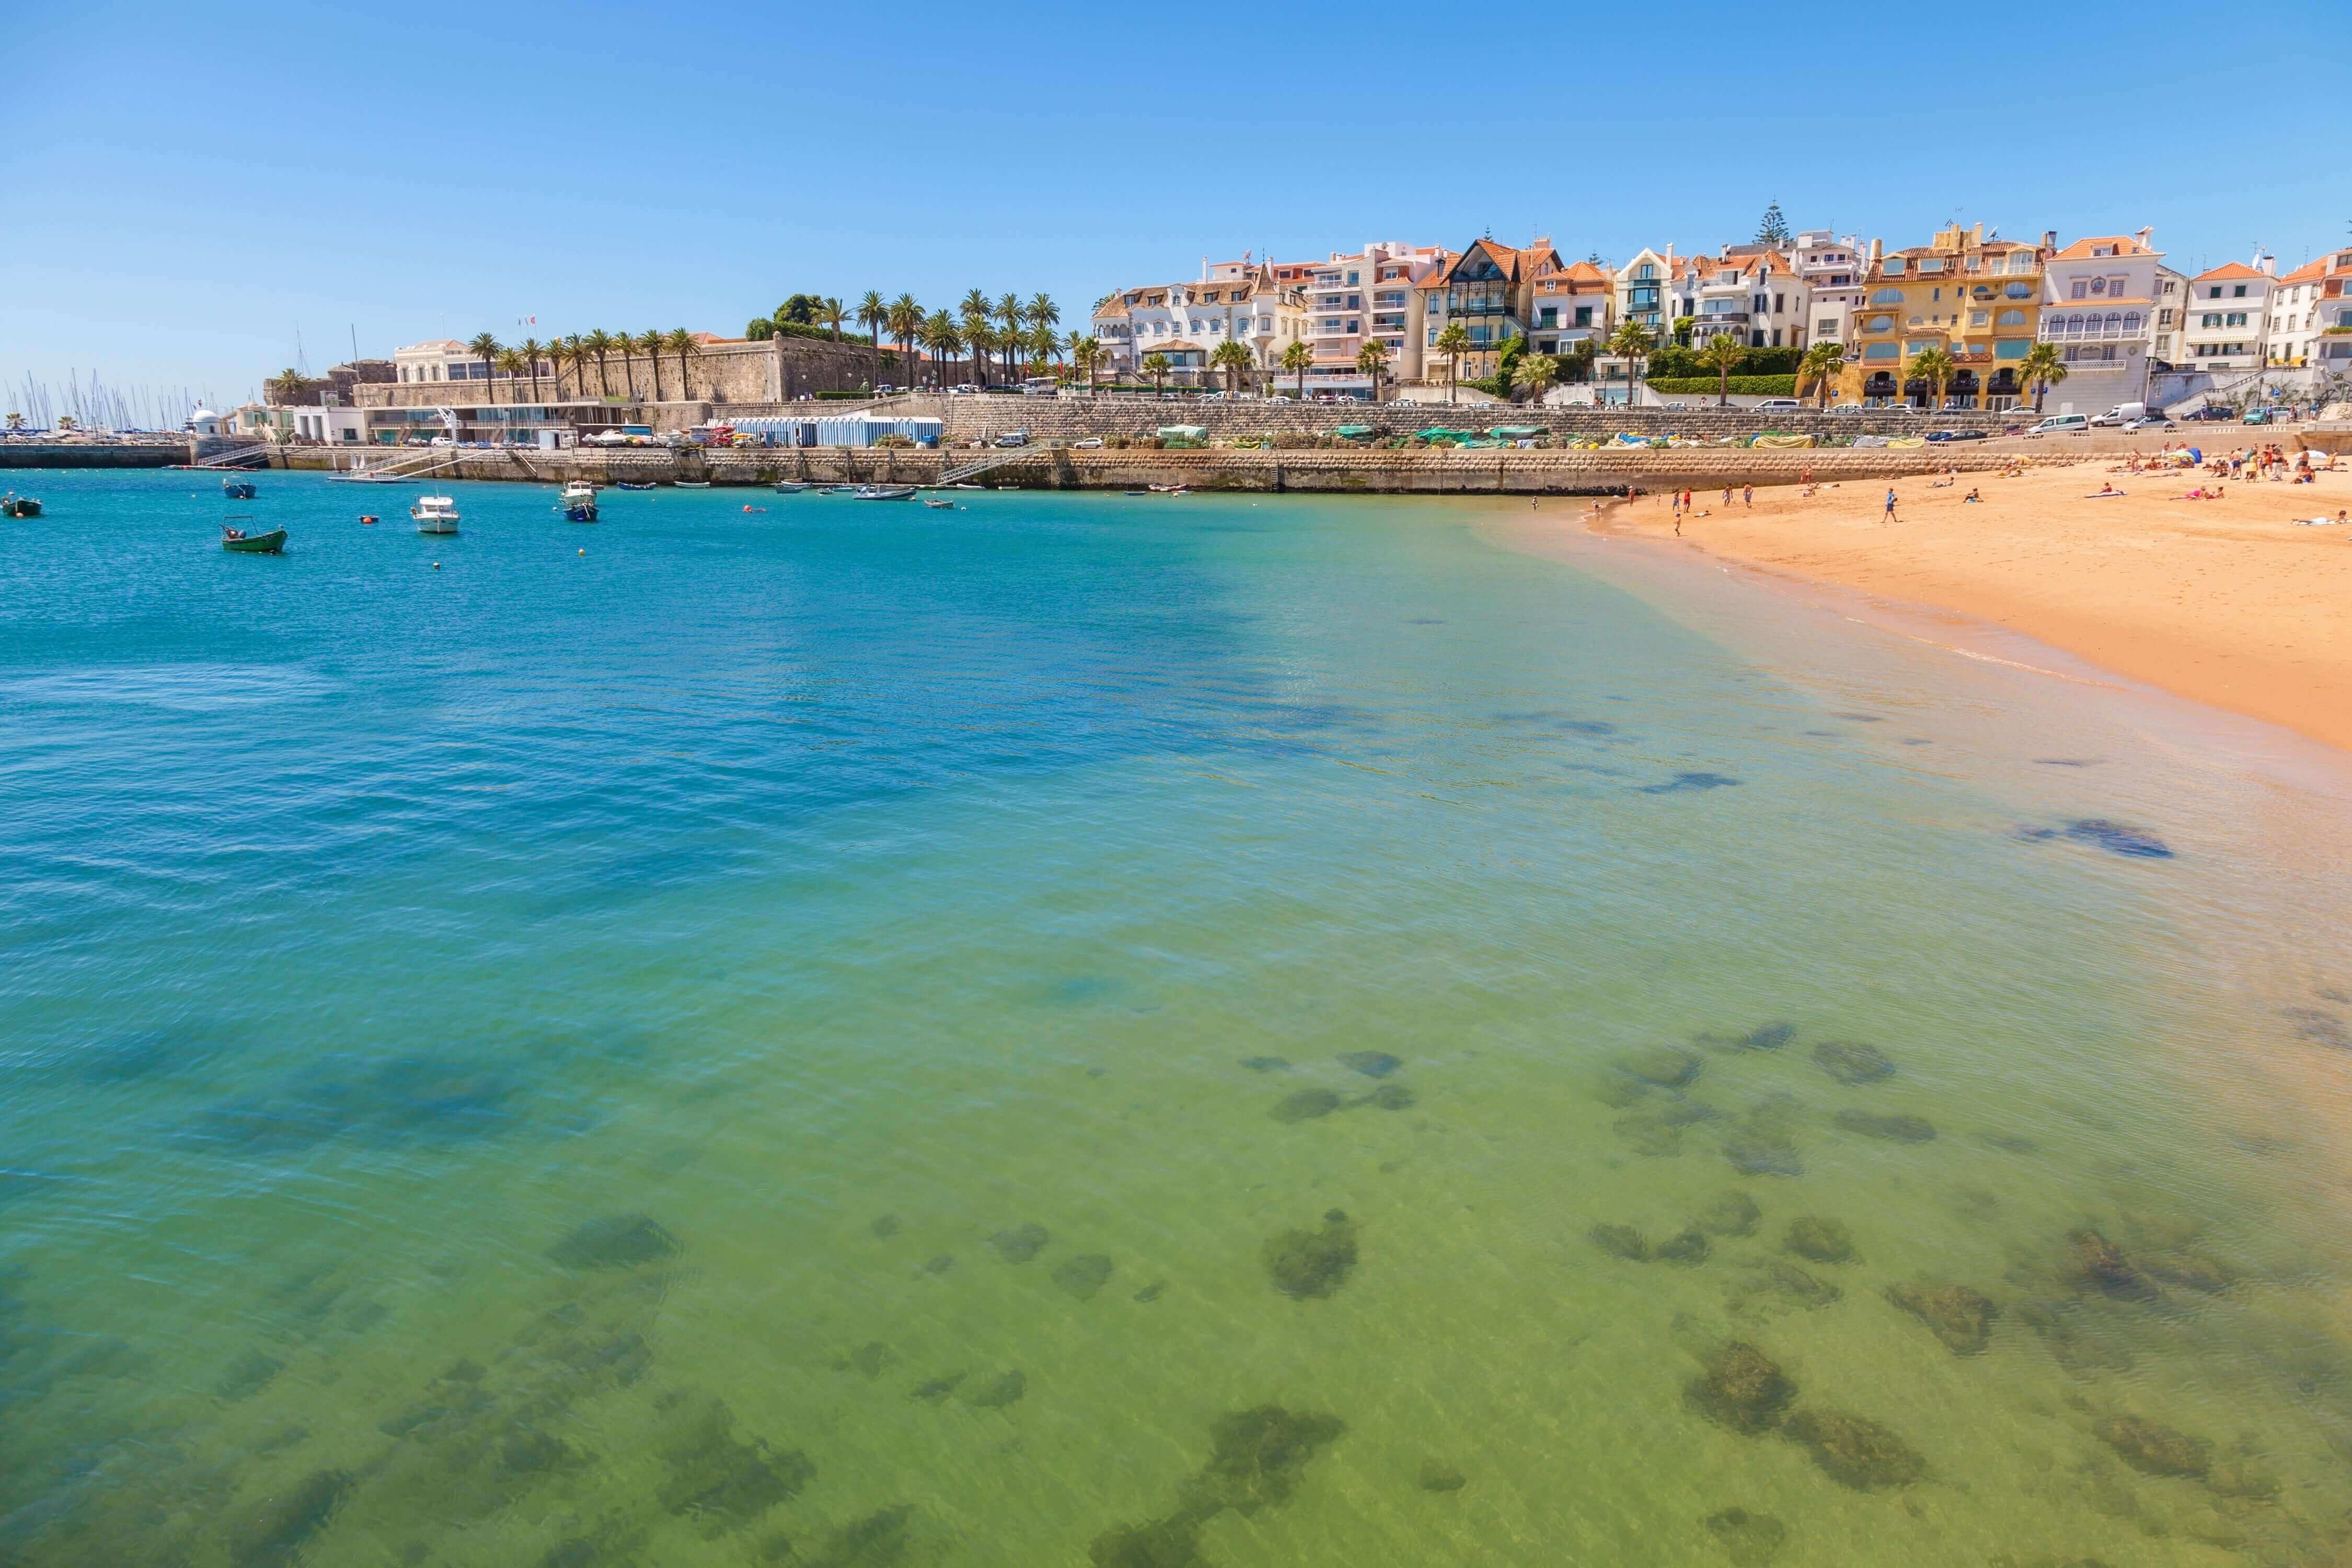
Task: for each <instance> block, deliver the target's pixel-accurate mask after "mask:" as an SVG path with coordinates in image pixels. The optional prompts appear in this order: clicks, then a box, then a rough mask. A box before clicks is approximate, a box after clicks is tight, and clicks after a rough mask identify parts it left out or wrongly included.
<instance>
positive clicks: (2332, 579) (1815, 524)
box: [1597, 458, 2352, 751]
mask: <svg viewBox="0 0 2352 1568" xmlns="http://www.w3.org/2000/svg"><path fill="white" fill-rule="evenodd" d="M2118 466H2120V463H2119V460H2116V459H2110V458H2084V459H2082V460H2079V461H2076V462H2074V463H2071V464H2064V465H2053V466H2043V467H2036V468H2030V469H2028V470H2027V471H2026V472H2025V473H2023V474H2022V475H2021V476H2020V477H2017V478H2014V479H2003V478H2000V477H1998V476H1995V475H1979V474H1962V475H1959V476H1958V481H1957V482H1956V483H1952V484H1949V485H1945V486H1939V485H1938V484H1937V482H1936V481H1935V480H1933V479H1931V478H1930V477H1929V476H1926V475H1922V476H1920V477H1918V478H1916V479H1905V480H1902V481H1899V482H1897V483H1896V484H1895V487H1894V489H1895V495H1896V500H1897V508H1896V517H1897V520H1898V521H1895V522H1894V523H1891V524H1890V523H1887V522H1885V521H1884V519H1883V515H1882V514H1883V510H1884V504H1885V496H1886V487H1885V486H1883V485H1877V484H1865V483H1859V482H1849V483H1846V484H1844V485H1842V486H1841V485H1828V484H1825V485H1822V486H1821V487H1820V488H1819V489H1818V490H1817V492H1816V493H1815V494H1813V495H1811V496H1810V497H1808V496H1806V495H1805V494H1803V492H1802V489H1801V488H1800V487H1795V486H1789V487H1781V488H1776V489H1759V490H1758V491H1756V492H1755V500H1754V502H1753V504H1752V505H1749V504H1746V503H1744V502H1743V501H1742V500H1741V499H1740V498H1739V497H1738V495H1735V496H1734V497H1733V500H1732V503H1731V505H1730V506H1729V507H1726V506H1725V505H1724V504H1723V500H1722V492H1721V491H1719V490H1718V491H1712V492H1708V493H1705V494H1701V495H1698V496H1696V497H1695V498H1694V500H1695V510H1696V514H1697V515H1696V516H1693V517H1688V518H1685V520H1684V521H1683V525H1682V534H1681V537H1680V539H1676V538H1675V525H1674V519H1673V515H1672V513H1671V510H1670V509H1669V505H1668V502H1667V500H1666V498H1665V497H1664V496H1654V497H1652V496H1644V497H1643V498H1642V499H1641V500H1639V501H1638V502H1636V503H1634V504H1633V506H1631V507H1630V508H1629V507H1617V508H1613V509H1611V510H1608V511H1606V512H1605V513H1603V514H1601V520H1600V521H1599V523H1598V524H1597V526H1599V527H1600V528H1601V529H1602V530H1604V531H1617V532H1630V533H1633V534H1637V535H1640V536H1642V537H1644V538H1649V539H1655V540H1661V541H1663V542H1667V543H1675V544H1681V545H1684V546H1686V547H1687V548H1689V549H1691V550H1694V551H1704V552H1709V553H1712V554H1714V555H1717V556H1718V557H1721V558H1723V559H1725V560H1728V561H1734V562H1738V563H1742V564H1745V565H1748V566H1753V567H1758V568H1761V569H1764V570H1766V571H1770V572H1775V573H1780V574H1789V575H1792V576H1798V577H1802V578H1806V579H1809V580H1812V581H1816V582H1824V583H1831V584H1838V585H1840V586H1843V587H1847V588H1853V589H1858V590H1861V591H1862V592H1864V593H1866V594H1872V595H1886V596H1889V597H1894V598H1899V599H1903V600H1906V601H1909V602H1911V603H1914V604H1918V605H1927V606H1932V607H1934V608H1937V609H1942V610H1948V611H1956V612H1958V613H1960V614H1962V615H1966V616H1972V617H1976V618H1978V619H1980V620H1984V621H1990V622H1992V623H1995V624H1998V625H2000V626H2006V627H2008V628H2010V629H2011V630H2013V631H2017V632H2020V633H2022V634H2024V635H2026V636H2029V637H2032V638H2034V639H2036V640H2037V641H2040V642H2042V643H2046V644H2049V645H2051V646H2053V647H2060V648H2063V649H2065V650H2067V651H2068V652H2070V653H2073V654H2074V655H2076V656H2078V657H2080V658H2084V659H2086V660H2089V661H2090V662H2092V663H2094V664H2096V665H2099V666H2101V667H2103V668H2106V669H2109V670H2113V671H2115V672H2116V673H2118V674H2121V675H2124V676H2127V677H2129V678H2131V679H2137V680H2141V681H2145V682H2147V683H2148V684H2149V685H2152V686H2156V687H2158V688H2161V689H2164V690H2167V691H2169V692H2172V693H2174V694H2175V695H2178V696H2181V697H2186V698H2189V699H2190V700H2195V701H2199V702H2204V703H2209V704H2211V705H2213V706H2215V707H2218V708H2222V709H2226V710H2231V711H2234V712H2237V713H2242V714H2245V715H2248V716H2250V717H2252V718H2255V719H2260V720H2263V721H2268V722H2271V723H2274V724H2280V725H2284V726H2285V727H2286V728H2288V729H2291V730H2294V731H2297V732H2299V733H2301V734H2303V735H2305V736H2308V737H2310V738H2311V739H2314V740H2316V741H2319V742H2324V743H2326V744H2327V745H2330V746H2334V747H2336V748H2338V749H2339V750H2347V751H2352V616H2347V615H2346V613H2345V611H2346V606H2347V604H2352V525H2346V526H2342V527H2326V528H2298V527H2295V526H2294V525H2293V524H2292V522H2291V521H2290V519H2293V518H2297V517H2313V516H2327V517H2333V516H2335V515H2336V512H2337V511H2338V510H2342V509H2346V508H2352V471H2338V472H2335V473H2323V474H2321V475H2319V476H2318V478H2317V479H2316V481H2315V483H2313V484H2309V485H2288V484H2276V483H2251V482H2232V481H2227V480H2221V481H2216V480H2215V479H2213V478H2212V477H2211V476H2209V475H2205V474H2201V473H2199V474H2189V473H2187V472H2180V471H2173V472H2167V473H2161V474H2157V473H2143V474H2131V473H2115V472H2112V471H2111V470H2112V469H2113V468H2116V467H2118ZM2216 482H2219V483H2220V484H2221V486H2222V489H2223V491H2224V494H2223V496H2222V498H2221V500H2180V499H2178V498H2179V497H2180V496H2182V495H2183V493H2184V492H2186V491H2187V490H2189V489H2193V488H2196V487H2198V486H2200V485H2204V486H2209V487H2210V486H2211V485H2213V484H2215V483H2216ZM2103 484H2112V485H2113V486H2114V487H2115V488H2116V489H2120V490H2122V491H2124V492H2125V494H2124V495H2123V496H2122V497H2121V498H2119V499H2105V500H2090V499H2087V498H2088V497H2089V496H2090V495H2091V494H2092V493H2093V492H2095V491H2096V490H2098V489H2099V488H2100V487H2101V486H2102V485H2103ZM1972 488H1973V489H1976V490H1977V491H1978V492H1979V494H1981V496H1982V497H1983V500H1981V501H1980V502H1977V503H1969V502H1966V501H1964V500H1963V499H1962V498H1964V497H1965V496H1967V495H1968V494H1969V490H1970V489H1972Z"/></svg>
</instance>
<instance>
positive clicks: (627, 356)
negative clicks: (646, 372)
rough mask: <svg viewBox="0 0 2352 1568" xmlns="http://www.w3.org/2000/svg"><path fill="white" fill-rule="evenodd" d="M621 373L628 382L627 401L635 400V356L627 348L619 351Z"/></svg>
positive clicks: (633, 401)
mask: <svg viewBox="0 0 2352 1568" xmlns="http://www.w3.org/2000/svg"><path fill="white" fill-rule="evenodd" d="M621 375H622V377H623V379H624V380H625V381H626V382H627V383H628V384H629V401H630V402H632V403H635V401H636V400H637V356H636V355H635V353H631V352H630V351H629V350H627V349H623V350H622V351H621Z"/></svg>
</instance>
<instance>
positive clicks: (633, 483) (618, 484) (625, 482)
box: [613, 479, 654, 490]
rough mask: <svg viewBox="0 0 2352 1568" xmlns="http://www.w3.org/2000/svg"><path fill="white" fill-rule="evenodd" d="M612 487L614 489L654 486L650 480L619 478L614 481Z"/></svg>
mask: <svg viewBox="0 0 2352 1568" xmlns="http://www.w3.org/2000/svg"><path fill="white" fill-rule="evenodd" d="M613 488H614V489H616V490H649V489H653V488H654V487H653V484H652V482H651V481H650V480H646V481H643V482H640V481H638V480H635V479H619V480H615V481H614V485H613Z"/></svg>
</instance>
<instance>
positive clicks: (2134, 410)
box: [2091, 403, 2147, 425]
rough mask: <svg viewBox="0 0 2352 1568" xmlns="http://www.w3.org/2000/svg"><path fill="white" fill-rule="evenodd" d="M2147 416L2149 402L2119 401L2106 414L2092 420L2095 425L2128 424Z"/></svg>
mask: <svg viewBox="0 0 2352 1568" xmlns="http://www.w3.org/2000/svg"><path fill="white" fill-rule="evenodd" d="M2145 418H2147V404H2145V403H2118V404H2116V405H2115V406H2114V407H2113V408H2110V409H2108V410H2107V411H2106V412H2105V414H2102V415H2100V416H2098V417H2097V418H2096V419H2094V420H2092V421H2091V423H2092V424H2094V425H2128V424H2130V423H2131V422H2132V421H2133V420H2135V419H2145Z"/></svg>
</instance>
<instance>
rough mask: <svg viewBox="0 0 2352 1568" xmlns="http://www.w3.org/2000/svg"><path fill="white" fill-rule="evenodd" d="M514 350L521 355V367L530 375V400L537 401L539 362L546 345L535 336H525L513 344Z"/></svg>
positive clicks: (545, 350) (545, 351)
mask: <svg viewBox="0 0 2352 1568" xmlns="http://www.w3.org/2000/svg"><path fill="white" fill-rule="evenodd" d="M515 352H516V353H519V354H520V355H522V363H523V368H524V370H525V371H527V372H528V373H529V374H530V400H531V401H532V402H533V403H537V402H538V401H539V362H540V360H541V357H542V356H543V355H545V354H546V353H547V345H546V344H545V343H542V342H540V341H539V340H538V339H537V338H525V339H523V341H522V342H519V343H517V344H516V345H515Z"/></svg>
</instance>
